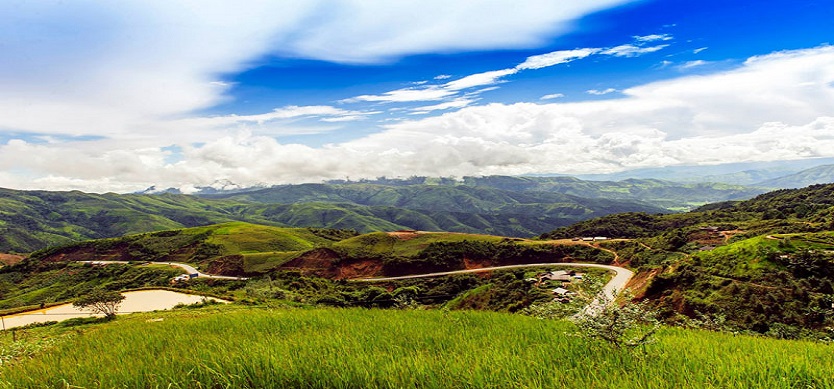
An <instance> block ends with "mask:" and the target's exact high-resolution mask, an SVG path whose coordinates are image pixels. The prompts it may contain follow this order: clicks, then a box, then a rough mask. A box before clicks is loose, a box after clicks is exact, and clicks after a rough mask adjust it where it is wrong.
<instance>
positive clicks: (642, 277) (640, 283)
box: [625, 268, 663, 299]
mask: <svg viewBox="0 0 834 389" xmlns="http://www.w3.org/2000/svg"><path fill="white" fill-rule="evenodd" d="M662 270H663V269H662V268H657V269H652V270H650V271H641V272H639V273H637V274H635V275H634V277H632V279H631V280H629V281H628V284H626V287H625V288H626V289H629V290H631V291H632V293H634V298H635V299H642V298H643V297H646V289H647V288H648V287H649V283H650V282H651V281H652V280H653V279H654V278H655V277H656V276H657V275H658V274H660V273H661V271H662Z"/></svg>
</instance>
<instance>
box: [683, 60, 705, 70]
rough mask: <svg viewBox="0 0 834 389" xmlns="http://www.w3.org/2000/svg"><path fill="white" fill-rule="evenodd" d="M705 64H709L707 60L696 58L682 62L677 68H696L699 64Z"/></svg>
mask: <svg viewBox="0 0 834 389" xmlns="http://www.w3.org/2000/svg"><path fill="white" fill-rule="evenodd" d="M707 64H709V62H707V61H704V60H700V59H698V60H695V61H687V62H684V63H683V64H681V65H680V66H678V68H679V69H692V68H697V67H699V66H704V65H707Z"/></svg>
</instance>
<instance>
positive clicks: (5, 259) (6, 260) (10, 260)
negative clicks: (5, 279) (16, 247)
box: [0, 254, 23, 266]
mask: <svg viewBox="0 0 834 389" xmlns="http://www.w3.org/2000/svg"><path fill="white" fill-rule="evenodd" d="M22 260H23V256H22V255H15V254H0V263H2V264H4V265H7V266H11V265H14V264H16V263H18V262H20V261H22Z"/></svg>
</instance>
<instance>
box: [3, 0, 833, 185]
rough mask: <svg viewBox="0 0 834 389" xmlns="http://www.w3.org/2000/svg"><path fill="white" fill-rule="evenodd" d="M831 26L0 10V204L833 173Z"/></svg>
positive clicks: (185, 10) (491, 13)
mask: <svg viewBox="0 0 834 389" xmlns="http://www.w3.org/2000/svg"><path fill="white" fill-rule="evenodd" d="M241 4H245V6H241ZM832 20H834V2H832V1H831V0H807V1H796V0H720V1H718V0H699V1H691V0H643V1H628V0H565V1H552V0H541V1H539V0H529V1H519V0H511V1H510V0H479V1H474V0H456V1H439V0H419V1H410V0H400V1H382V0H330V1H328V0H305V1H288V0H286V1H257V0H252V1H248V2H245V3H240V2H231V1H226V2H222V1H210V0H207V1H153V0H149V1H130V0H126V1H119V2H111V1H94V0H89V1H71V2H68V1H58V0H42V1H19V0H0V187H6V188H14V189H46V190H82V191H87V192H119V193H125V192H133V191H140V190H143V189H145V188H148V187H151V186H155V187H157V188H178V189H180V190H182V191H183V192H186V193H189V192H192V191H194V190H196V188H199V187H205V186H214V187H219V186H222V185H230V183H231V184H232V185H237V186H242V187H244V186H255V185H278V184H289V183H303V182H321V181H323V180H330V179H351V180H356V179H363V178H369V179H372V178H377V177H388V178H393V177H409V176H414V175H417V176H434V177H437V176H442V177H463V176H473V175H474V176H479V175H494V174H499V175H530V174H592V173H612V172H618V171H623V170H628V169H636V168H653V167H664V166H678V165H684V166H685V165H713V164H721V163H732V162H751V161H778V160H794V159H806V158H819V157H834V46H832V45H834V23H832V22H831V21H832Z"/></svg>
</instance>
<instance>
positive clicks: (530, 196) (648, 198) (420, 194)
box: [201, 176, 767, 212]
mask: <svg viewBox="0 0 834 389" xmlns="http://www.w3.org/2000/svg"><path fill="white" fill-rule="evenodd" d="M492 190H497V191H498V192H494V193H490V194H488V192H491V191H492ZM766 191H767V189H765V188H758V187H746V186H741V185H728V184H714V183H691V184H681V183H676V182H670V181H662V180H650V179H643V180H638V179H629V180H624V181H617V182H614V181H584V180H580V179H578V178H574V177H513V176H485V177H464V178H463V179H462V180H452V179H448V178H431V177H411V178H408V179H386V178H381V179H377V180H363V181H359V182H345V181H333V182H328V183H324V184H301V185H282V186H274V187H271V188H267V189H261V190H250V191H245V192H242V193H218V194H214V195H201V196H203V197H206V198H224V199H236V200H245V201H255V202H264V203H284V204H288V203H298V202H308V201H315V202H337V203H339V202H347V203H353V204H360V205H368V206H396V207H402V208H408V209H432V210H443V211H448V212H480V211H483V210H485V209H495V208H497V207H501V206H502V205H503V204H513V203H518V202H523V203H531V202H532V203H565V202H574V201H581V199H610V200H624V201H637V202H643V203H650V204H653V205H656V206H658V207H662V208H666V209H669V210H689V209H692V208H694V207H696V206H699V205H703V204H706V203H710V202H717V201H727V200H741V199H748V198H751V197H753V196H755V195H758V194H761V193H764V192H766ZM511 192H512V193H513V194H512V195H507V194H508V193H511ZM522 194H523V195H522ZM484 196H486V197H484ZM473 197H474V198H484V199H486V198H489V199H491V200H487V201H488V202H489V204H483V203H480V202H479V201H470V200H467V198H473ZM421 201H422V203H421ZM453 203H454V204H453Z"/></svg>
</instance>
